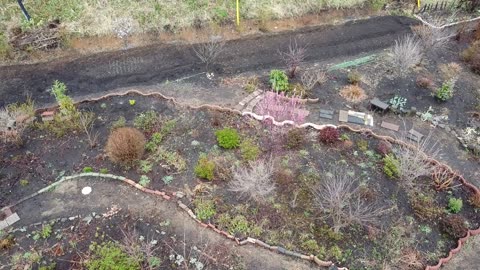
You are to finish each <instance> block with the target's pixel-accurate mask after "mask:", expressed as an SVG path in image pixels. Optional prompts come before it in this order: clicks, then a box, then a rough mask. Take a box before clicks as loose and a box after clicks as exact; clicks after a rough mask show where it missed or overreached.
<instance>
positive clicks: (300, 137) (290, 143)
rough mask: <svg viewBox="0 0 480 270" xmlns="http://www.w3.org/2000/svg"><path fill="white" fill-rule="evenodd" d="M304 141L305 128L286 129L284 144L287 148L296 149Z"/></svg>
mask: <svg viewBox="0 0 480 270" xmlns="http://www.w3.org/2000/svg"><path fill="white" fill-rule="evenodd" d="M304 143H305V130H304V129H300V128H293V129H290V130H288V132H287V138H286V145H287V148H289V149H297V148H299V147H300V146H302V145H303V144H304Z"/></svg>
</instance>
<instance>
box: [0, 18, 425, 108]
mask: <svg viewBox="0 0 480 270" xmlns="http://www.w3.org/2000/svg"><path fill="white" fill-rule="evenodd" d="M415 23H416V21H415V20H412V19H410V18H406V17H395V16H386V17H376V18H372V19H367V20H359V21H353V22H349V23H347V24H344V25H341V26H320V27H313V28H305V29H303V30H300V31H293V32H285V33H281V34H272V35H267V36H257V37H250V38H247V39H242V40H237V41H230V42H227V44H226V46H225V48H224V53H223V54H221V55H220V57H219V59H218V61H217V63H218V64H216V65H214V68H213V71H214V72H215V73H217V74H224V75H228V74H236V73H240V72H245V71H253V70H258V69H262V68H271V67H273V66H280V65H281V62H280V59H279V57H278V55H277V49H280V48H281V49H283V48H285V47H287V46H288V44H289V43H290V40H292V39H297V40H298V41H299V42H301V44H306V45H307V46H308V48H309V50H308V55H307V58H306V60H307V61H321V60H327V59H332V58H336V57H338V56H348V55H357V54H359V53H362V52H369V51H375V50H378V49H383V48H386V47H389V46H390V45H392V43H393V41H394V40H395V38H396V37H398V36H400V35H403V34H405V33H407V32H409V31H410V26H411V25H412V24H415ZM203 70H204V67H203V66H202V65H200V64H199V63H198V60H197V59H196V56H195V53H194V52H193V50H192V46H191V45H185V44H175V45H156V46H150V47H145V48H138V49H132V50H127V51H121V52H112V53H102V54H98V55H93V56H89V57H85V58H79V59H76V60H73V61H71V60H68V61H62V60H59V61H54V62H49V63H41V64H34V65H22V66H3V67H0V81H1V82H2V83H1V85H0V95H1V96H2V99H1V100H0V106H4V105H6V104H9V103H12V102H16V101H21V100H23V96H24V95H25V94H27V93H29V94H31V95H32V96H33V99H34V100H35V101H36V102H37V103H38V104H45V103H48V102H52V101H53V98H52V97H51V95H50V93H49V92H48V89H49V88H50V87H51V85H52V83H53V81H54V80H60V81H62V82H65V83H66V84H67V86H68V88H69V89H70V93H71V95H73V96H84V95H87V94H101V93H102V92H105V91H108V90H112V89H116V88H120V87H128V86H134V85H135V86H137V85H153V84H158V83H162V82H164V81H165V80H174V79H178V78H182V77H185V76H188V75H192V74H195V73H198V72H200V71H203Z"/></svg>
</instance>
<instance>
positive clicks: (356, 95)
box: [340, 84, 367, 103]
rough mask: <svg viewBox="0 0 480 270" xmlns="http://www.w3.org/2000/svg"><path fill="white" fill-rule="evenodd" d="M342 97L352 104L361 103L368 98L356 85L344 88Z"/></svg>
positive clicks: (341, 91)
mask: <svg viewBox="0 0 480 270" xmlns="http://www.w3.org/2000/svg"><path fill="white" fill-rule="evenodd" d="M340 96H341V97H343V98H344V99H346V100H347V101H348V102H352V103H359V102H361V101H364V100H365V99H366V98H367V94H365V91H364V90H363V89H362V88H361V87H360V86H358V85H354V84H352V85H347V86H345V87H344V88H342V90H340Z"/></svg>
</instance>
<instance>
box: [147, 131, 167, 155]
mask: <svg viewBox="0 0 480 270" xmlns="http://www.w3.org/2000/svg"><path fill="white" fill-rule="evenodd" d="M162 140H163V135H162V133H159V132H155V133H153V134H152V137H151V138H150V140H149V141H148V142H147V143H146V144H145V150H147V151H148V152H153V151H155V150H156V149H157V147H158V146H159V145H160V144H161V143H162Z"/></svg>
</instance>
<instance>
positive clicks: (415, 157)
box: [393, 135, 439, 186]
mask: <svg viewBox="0 0 480 270" xmlns="http://www.w3.org/2000/svg"><path fill="white" fill-rule="evenodd" d="M430 138H431V136H430V135H428V136H427V137H426V138H425V139H423V140H422V141H420V142H417V143H414V144H409V146H407V145H398V146H397V147H394V149H393V153H394V154H395V157H396V159H397V161H398V172H399V173H398V176H399V178H400V179H401V180H402V181H403V183H404V184H405V185H407V186H414V184H415V180H416V179H417V178H418V177H420V176H430V175H432V173H433V172H434V170H435V166H433V165H432V164H430V163H429V162H428V161H427V159H428V157H431V158H436V156H437V155H438V152H439V150H438V149H437V146H438V145H437V142H433V143H432V142H431V139H430ZM402 141H406V138H404V139H402Z"/></svg>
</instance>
